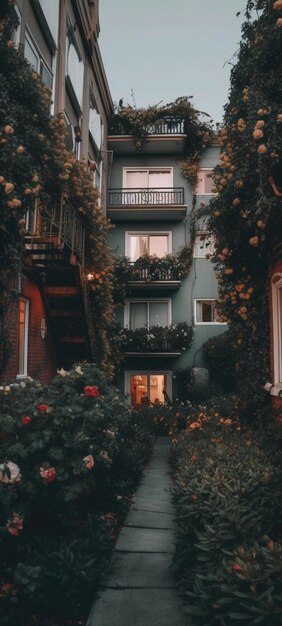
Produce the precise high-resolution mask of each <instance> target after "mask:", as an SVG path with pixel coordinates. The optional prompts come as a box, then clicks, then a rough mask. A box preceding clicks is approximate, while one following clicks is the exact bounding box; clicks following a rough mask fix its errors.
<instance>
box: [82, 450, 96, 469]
mask: <svg viewBox="0 0 282 626" xmlns="http://www.w3.org/2000/svg"><path fill="white" fill-rule="evenodd" d="M83 461H84V465H85V467H86V468H87V469H89V470H90V469H92V467H94V459H93V456H92V454H88V455H87V456H85V457H84V459H83Z"/></svg>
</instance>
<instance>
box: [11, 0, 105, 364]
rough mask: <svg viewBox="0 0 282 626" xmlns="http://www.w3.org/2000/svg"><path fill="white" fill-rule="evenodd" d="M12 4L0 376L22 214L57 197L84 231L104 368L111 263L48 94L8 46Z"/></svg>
mask: <svg viewBox="0 0 282 626" xmlns="http://www.w3.org/2000/svg"><path fill="white" fill-rule="evenodd" d="M16 19H17V18H16V16H15V12H14V10H13V2H8V0H5V1H4V2H3V3H2V5H1V12H0V66H1V70H0V80H1V95H0V119H1V123H0V204H1V217H0V250H1V252H0V265H1V269H0V292H1V310H0V369H1V368H3V366H4V364H5V360H6V358H7V354H8V344H7V336H8V333H7V328H6V326H5V318H6V313H7V306H8V299H9V294H10V291H11V279H12V276H13V273H14V272H15V270H16V269H18V268H20V266H21V264H22V262H23V252H24V237H25V235H26V233H27V231H26V226H27V225H26V209H27V206H28V203H31V204H32V202H34V199H35V198H41V199H42V201H44V199H46V198H48V197H49V198H51V197H52V196H53V195H54V194H55V195H59V196H60V195H62V194H63V195H64V196H65V197H66V198H67V199H68V200H69V201H70V202H71V204H72V205H73V207H74V208H75V210H76V212H77V214H78V215H79V217H80V220H81V221H82V223H83V225H84V227H85V231H86V267H85V269H86V272H88V273H91V274H92V275H93V280H91V281H90V285H89V286H90V303H91V306H92V308H93V313H94V317H95V333H96V337H95V343H96V345H97V350H98V353H99V354H98V355H97V356H99V362H100V365H103V364H104V363H105V362H106V361H107V354H108V353H109V345H108V343H107V337H106V331H107V328H108V327H109V325H110V323H111V319H112V297H111V276H112V259H111V254H110V252H109V248H108V246H107V236H108V231H109V223H108V221H107V220H106V218H105V217H104V216H103V214H102V211H101V209H100V207H99V205H98V195H99V194H98V191H97V189H96V188H95V187H94V186H93V181H92V178H91V177H90V175H89V174H88V172H87V167H86V163H85V162H84V161H78V160H77V159H76V158H75V155H74V154H73V153H72V152H69V151H68V150H67V149H66V146H65V141H64V140H65V133H66V126H65V121H64V118H63V116H62V115H57V116H55V117H51V116H50V101H51V100H50V99H51V93H50V91H49V89H48V88H47V87H46V86H45V85H44V84H43V83H42V82H41V79H40V76H39V75H38V74H37V73H36V72H35V71H34V70H33V69H32V68H31V66H30V65H29V63H28V62H27V61H26V60H25V58H24V56H23V54H22V51H21V49H16V48H15V47H14V44H13V41H12V39H11V34H12V31H13V27H14V26H15V23H16Z"/></svg>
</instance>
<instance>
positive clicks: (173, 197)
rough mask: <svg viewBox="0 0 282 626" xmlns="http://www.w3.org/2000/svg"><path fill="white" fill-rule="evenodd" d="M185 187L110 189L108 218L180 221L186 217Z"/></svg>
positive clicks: (114, 219) (114, 220)
mask: <svg viewBox="0 0 282 626" xmlns="http://www.w3.org/2000/svg"><path fill="white" fill-rule="evenodd" d="M186 210H187V207H186V205H184V188H183V187H158V188H155V189H149V188H148V189H146V188H145V189H140V188H139V189H138V188H136V189H126V188H125V189H110V191H109V193H108V217H109V218H110V219H111V220H112V221H113V222H116V221H119V222H121V221H143V220H146V221H156V220H161V221H162V220H173V221H180V220H182V219H183V218H184V217H185V216H186Z"/></svg>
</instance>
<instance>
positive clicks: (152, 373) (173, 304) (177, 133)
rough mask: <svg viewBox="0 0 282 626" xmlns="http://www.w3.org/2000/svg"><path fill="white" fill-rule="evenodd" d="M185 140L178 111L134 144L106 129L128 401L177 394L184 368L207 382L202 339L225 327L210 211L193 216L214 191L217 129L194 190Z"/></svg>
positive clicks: (141, 401)
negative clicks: (185, 170)
mask: <svg viewBox="0 0 282 626" xmlns="http://www.w3.org/2000/svg"><path fill="white" fill-rule="evenodd" d="M189 141H190V138H189V135H187V132H186V131H185V125H184V120H183V119H182V118H181V116H174V117H172V116H167V117H166V118H165V119H164V120H163V122H162V123H161V124H160V123H158V125H154V124H150V125H149V126H148V128H147V135H146V141H145V142H144V143H143V144H142V146H141V149H140V145H139V146H138V147H137V149H136V137H134V136H133V134H130V130H128V128H126V127H124V126H123V127H120V129H118V128H117V127H116V126H115V127H110V131H109V143H108V146H109V149H110V150H112V151H113V163H112V168H111V176H110V184H109V192H108V217H109V218H110V219H111V221H112V222H113V223H114V224H115V229H114V230H113V232H112V234H111V238H110V243H111V247H112V250H113V251H114V253H115V255H116V256H117V258H118V259H119V261H120V263H121V264H122V263H123V257H124V256H125V257H127V259H129V261H130V265H131V268H132V271H131V272H129V274H128V267H127V286H126V300H125V303H124V306H123V307H120V308H119V313H118V315H119V323H120V325H121V327H122V330H121V335H122V336H123V339H124V341H123V343H122V344H121V345H122V350H123V356H124V358H123V361H122V370H121V375H120V386H121V388H123V389H124V391H125V392H126V393H128V394H130V397H131V403H132V404H133V405H135V406H140V405H143V404H148V403H149V404H152V403H155V402H160V403H163V402H169V401H170V400H172V399H175V398H176V396H177V385H176V383H177V372H179V370H180V371H182V372H183V371H185V370H187V368H191V370H192V374H193V377H194V380H195V379H196V380H198V381H200V382H206V380H207V376H208V372H207V369H206V367H207V364H206V361H205V356H204V353H203V344H204V343H205V342H206V341H207V340H208V339H209V338H210V337H213V336H216V335H219V334H220V333H222V332H224V331H225V330H226V328H227V327H226V324H225V323H222V321H221V320H220V319H219V317H218V315H217V311H216V298H217V282H216V276H215V272H214V268H213V265H212V263H211V261H210V256H211V254H212V252H213V236H212V235H211V233H209V232H208V227H207V218H205V217H204V216H202V217H200V208H201V207H203V205H205V206H206V205H208V202H209V200H210V198H211V197H212V180H211V178H210V177H209V175H210V173H211V170H212V168H213V167H214V165H215V164H216V162H217V159H218V153H219V146H218V141H217V139H216V136H214V138H213V140H212V141H211V142H210V143H209V144H208V145H207V147H206V148H205V149H204V151H203V152H202V156H201V161H200V170H199V173H198V184H197V188H196V189H193V188H192V186H191V185H190V184H189V182H188V181H187V179H185V178H184V177H183V174H182V171H181V170H182V161H183V158H184V157H183V155H184V148H185V146H186V145H187V142H189ZM191 244H193V248H192V250H191ZM189 254H191V256H192V258H191V261H190V263H189V264H188V265H189V268H188V267H187V270H186V271H183V265H182V261H183V260H184V261H185V255H186V257H187V256H188V255H189ZM168 255H169V256H168ZM125 265H126V261H125ZM191 329H192V331H193V339H192V343H191V341H189V337H190V332H191ZM190 344H191V345H190Z"/></svg>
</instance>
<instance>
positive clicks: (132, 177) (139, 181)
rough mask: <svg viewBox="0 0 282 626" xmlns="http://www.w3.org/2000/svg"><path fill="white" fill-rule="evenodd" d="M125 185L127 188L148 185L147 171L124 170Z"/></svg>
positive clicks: (145, 186)
mask: <svg viewBox="0 0 282 626" xmlns="http://www.w3.org/2000/svg"><path fill="white" fill-rule="evenodd" d="M125 187H128V188H129V189H136V188H140V187H141V188H147V187H148V171H147V170H145V171H142V170H134V171H130V172H126V179H125Z"/></svg>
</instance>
